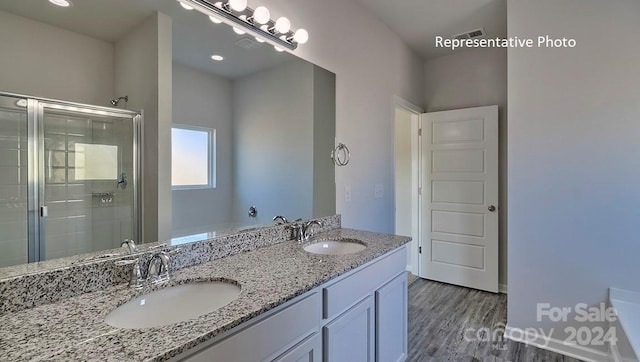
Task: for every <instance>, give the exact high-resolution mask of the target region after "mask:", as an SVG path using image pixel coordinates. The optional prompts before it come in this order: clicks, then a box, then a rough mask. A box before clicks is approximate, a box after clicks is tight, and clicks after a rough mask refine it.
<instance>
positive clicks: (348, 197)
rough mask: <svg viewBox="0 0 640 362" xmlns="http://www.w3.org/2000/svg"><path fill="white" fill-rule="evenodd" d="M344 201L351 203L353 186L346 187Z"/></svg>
mask: <svg viewBox="0 0 640 362" xmlns="http://www.w3.org/2000/svg"><path fill="white" fill-rule="evenodd" d="M344 201H345V202H351V185H347V186H345V187H344Z"/></svg>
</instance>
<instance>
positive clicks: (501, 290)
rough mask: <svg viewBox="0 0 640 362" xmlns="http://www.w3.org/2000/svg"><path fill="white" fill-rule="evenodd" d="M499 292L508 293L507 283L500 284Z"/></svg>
mask: <svg viewBox="0 0 640 362" xmlns="http://www.w3.org/2000/svg"><path fill="white" fill-rule="evenodd" d="M498 292H500V293H502V294H507V285H506V284H498Z"/></svg>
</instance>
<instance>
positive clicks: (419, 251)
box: [418, 246, 422, 254]
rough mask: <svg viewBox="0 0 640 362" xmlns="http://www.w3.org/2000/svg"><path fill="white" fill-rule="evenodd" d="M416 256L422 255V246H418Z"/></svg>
mask: <svg viewBox="0 0 640 362" xmlns="http://www.w3.org/2000/svg"><path fill="white" fill-rule="evenodd" d="M418 254H422V246H418Z"/></svg>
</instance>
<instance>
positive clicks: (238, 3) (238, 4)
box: [227, 0, 247, 11]
mask: <svg viewBox="0 0 640 362" xmlns="http://www.w3.org/2000/svg"><path fill="white" fill-rule="evenodd" d="M227 4H229V6H230V7H231V8H232V9H233V10H235V11H244V9H246V8H247V0H229V2H228V3H227Z"/></svg>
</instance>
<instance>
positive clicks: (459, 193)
mask: <svg viewBox="0 0 640 362" xmlns="http://www.w3.org/2000/svg"><path fill="white" fill-rule="evenodd" d="M431 201H432V202H437V203H443V204H467V205H469V204H471V205H484V182H482V181H446V180H437V181H432V182H431Z"/></svg>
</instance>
